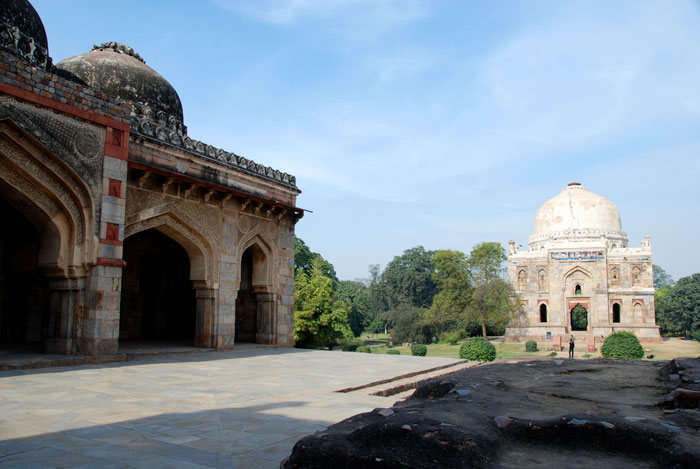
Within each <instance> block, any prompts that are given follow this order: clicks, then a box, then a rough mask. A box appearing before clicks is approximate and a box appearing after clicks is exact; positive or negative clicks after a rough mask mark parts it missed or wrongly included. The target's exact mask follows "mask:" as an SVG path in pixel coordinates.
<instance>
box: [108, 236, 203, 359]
mask: <svg viewBox="0 0 700 469" xmlns="http://www.w3.org/2000/svg"><path fill="white" fill-rule="evenodd" d="M124 260H125V261H126V267H124V269H123V270H122V280H121V300H120V306H121V308H120V314H119V339H120V346H124V344H125V343H126V342H125V341H127V340H130V341H132V342H133V341H151V342H152V341H168V342H172V343H182V344H183V345H192V343H193V342H194V338H195V326H196V319H197V304H196V295H195V290H194V289H193V282H192V281H191V280H190V271H191V268H190V261H189V256H188V253H187V251H186V250H185V249H184V248H183V246H182V245H180V244H179V243H178V242H177V241H176V240H175V239H173V238H171V237H170V236H168V235H166V234H164V233H163V232H162V231H160V230H157V229H155V228H151V229H148V230H144V231H140V232H138V233H136V234H132V235H131V236H129V237H127V238H126V239H125V240H124Z"/></svg>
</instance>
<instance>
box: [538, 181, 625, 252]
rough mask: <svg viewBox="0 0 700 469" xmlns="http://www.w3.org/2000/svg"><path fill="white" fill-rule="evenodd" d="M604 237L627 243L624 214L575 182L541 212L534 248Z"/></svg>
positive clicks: (544, 206) (542, 207)
mask: <svg viewBox="0 0 700 469" xmlns="http://www.w3.org/2000/svg"><path fill="white" fill-rule="evenodd" d="M601 237H603V238H606V239H609V240H615V241H624V242H625V243H626V240H627V235H626V233H625V232H624V231H622V223H621V222H620V211H619V210H618V209H617V207H616V206H615V204H613V203H612V202H610V201H609V200H608V199H606V198H604V197H601V196H599V195H597V194H594V193H592V192H591V191H589V190H588V189H587V188H586V187H584V186H582V185H581V184H579V183H576V182H573V183H571V184H569V185H568V186H567V187H566V188H565V189H564V190H563V191H561V192H560V193H559V194H557V195H556V196H554V197H552V198H551V199H549V200H548V201H547V202H545V204H544V205H542V206H541V207H540V209H539V210H538V211H537V214H536V215H535V226H534V231H533V234H532V236H531V237H530V244H532V243H533V242H540V241H544V240H564V239H600V238H601Z"/></svg>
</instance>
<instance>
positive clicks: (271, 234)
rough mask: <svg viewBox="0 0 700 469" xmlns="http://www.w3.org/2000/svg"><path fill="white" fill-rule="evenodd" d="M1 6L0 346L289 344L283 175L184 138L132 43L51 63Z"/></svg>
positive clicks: (27, 29) (36, 39)
mask: <svg viewBox="0 0 700 469" xmlns="http://www.w3.org/2000/svg"><path fill="white" fill-rule="evenodd" d="M0 3H1V5H2V10H1V11H0V23H1V24H0V219H1V220H2V230H0V347H24V346H31V345H33V344H35V345H36V347H35V348H43V349H45V350H46V351H49V352H58V353H63V354H90V355H102V354H112V353H115V352H117V350H118V347H119V341H120V340H128V339H138V340H183V341H186V342H189V343H191V344H194V345H196V346H199V347H215V348H230V347H233V346H234V344H235V343H237V342H255V343H262V344H280V345H287V346H290V345H292V341H293V318H294V313H293V303H294V225H295V223H296V222H297V221H298V219H299V218H300V217H301V216H302V215H303V212H302V210H300V209H299V208H297V206H296V197H297V195H298V194H299V193H300V191H299V189H298V188H297V186H296V181H295V178H294V177H293V176H291V175H289V174H286V173H283V172H280V171H278V170H275V169H272V168H269V167H266V166H263V165H261V164H258V163H255V162H253V161H251V160H249V159H246V158H243V157H241V156H239V155H236V154H234V153H231V152H228V151H224V150H222V149H219V148H215V147H213V146H211V145H207V144H206V143H203V142H200V141H197V140H193V139H192V138H190V137H189V136H188V134H187V128H186V127H185V124H184V119H183V110H182V104H181V103H180V99H179V97H178V95H177V92H176V91H175V89H173V87H172V86H171V85H170V84H169V83H168V82H167V81H166V80H165V79H164V78H163V77H162V76H160V75H159V74H158V73H157V72H155V71H154V70H153V69H151V68H150V67H149V66H148V65H146V63H145V62H144V60H143V59H142V58H141V57H140V56H139V55H138V54H137V53H136V52H134V51H133V50H132V49H131V48H129V47H127V46H125V45H122V44H118V43H105V44H102V45H101V46H96V47H95V48H94V49H93V50H92V51H90V52H88V53H86V54H82V55H78V56H76V57H71V58H69V59H66V60H63V61H60V62H58V63H57V64H55V65H53V63H52V60H51V58H50V56H49V50H48V42H47V38H46V32H45V31H44V27H43V24H42V21H41V19H40V17H39V16H38V14H37V13H36V11H35V10H34V8H33V7H32V6H31V5H30V4H29V2H27V1H26V0H1V2H0Z"/></svg>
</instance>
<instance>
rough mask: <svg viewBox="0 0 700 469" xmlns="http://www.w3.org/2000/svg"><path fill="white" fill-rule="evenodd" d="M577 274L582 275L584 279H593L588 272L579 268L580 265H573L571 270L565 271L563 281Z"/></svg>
mask: <svg viewBox="0 0 700 469" xmlns="http://www.w3.org/2000/svg"><path fill="white" fill-rule="evenodd" d="M577 273H580V274H583V276H584V277H586V278H589V279H590V278H593V275H592V274H591V272H590V271H588V270H586V269H584V268H583V267H581V266H580V265H575V266H574V267H572V268H571V269H569V270H567V271H566V272H565V273H564V279H569V278H571V277H572V276H573V275H574V274H577Z"/></svg>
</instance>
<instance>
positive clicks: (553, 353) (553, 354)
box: [549, 352, 558, 358]
mask: <svg viewBox="0 0 700 469" xmlns="http://www.w3.org/2000/svg"><path fill="white" fill-rule="evenodd" d="M557 355H558V354H557V352H552V353H550V354H549V356H550V357H552V358H554V357H556V356H557Z"/></svg>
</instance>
